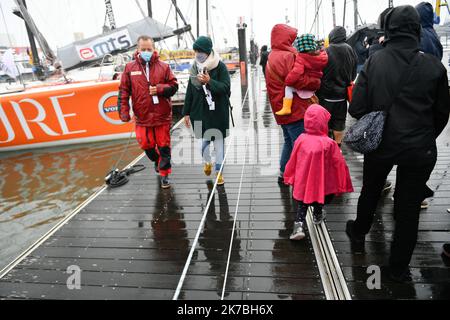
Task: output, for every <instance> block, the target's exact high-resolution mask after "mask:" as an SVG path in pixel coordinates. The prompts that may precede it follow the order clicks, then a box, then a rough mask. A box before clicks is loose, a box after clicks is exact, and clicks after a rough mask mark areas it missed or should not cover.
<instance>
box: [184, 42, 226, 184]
mask: <svg viewBox="0 0 450 320" xmlns="http://www.w3.org/2000/svg"><path fill="white" fill-rule="evenodd" d="M194 51H195V54H196V58H195V63H194V66H193V67H192V69H191V71H190V72H191V77H190V80H189V85H188V88H187V92H186V101H185V103H184V109H183V114H184V116H185V123H186V126H187V127H188V128H190V127H191V126H192V128H193V129H194V133H195V137H196V138H197V139H200V142H201V152H202V157H203V161H204V172H205V174H206V175H207V176H210V175H211V174H212V169H213V164H212V161H211V143H213V144H214V149H215V151H216V164H215V170H216V174H217V177H218V185H223V184H224V183H225V182H224V179H223V176H222V174H219V172H220V169H221V167H222V164H223V161H224V154H225V139H226V138H227V137H228V136H229V131H230V100H229V98H230V95H231V93H230V86H231V80H230V74H229V73H228V69H227V67H226V66H225V64H224V63H223V62H222V61H220V57H219V56H218V54H217V53H215V52H214V50H213V44H212V41H211V39H210V38H208V37H200V38H198V40H197V41H196V42H195V43H194Z"/></svg>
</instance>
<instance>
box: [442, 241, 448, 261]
mask: <svg viewBox="0 0 450 320" xmlns="http://www.w3.org/2000/svg"><path fill="white" fill-rule="evenodd" d="M442 249H443V252H442V253H443V254H444V256H446V257H447V258H449V259H450V243H447V244H444V247H443V248H442Z"/></svg>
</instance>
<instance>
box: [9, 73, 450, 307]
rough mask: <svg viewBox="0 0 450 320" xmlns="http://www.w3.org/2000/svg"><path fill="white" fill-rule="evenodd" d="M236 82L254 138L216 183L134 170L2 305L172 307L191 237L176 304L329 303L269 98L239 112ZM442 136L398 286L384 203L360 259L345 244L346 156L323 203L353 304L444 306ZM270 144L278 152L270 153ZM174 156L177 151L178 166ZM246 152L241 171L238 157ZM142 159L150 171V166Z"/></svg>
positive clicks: (240, 120) (21, 269)
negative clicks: (164, 180) (340, 177)
mask: <svg viewBox="0 0 450 320" xmlns="http://www.w3.org/2000/svg"><path fill="white" fill-rule="evenodd" d="M238 84H239V81H238V79H236V78H234V81H233V93H234V94H233V104H234V106H235V113H234V116H235V120H236V124H237V128H236V130H239V128H249V127H250V128H251V132H253V133H254V134H253V135H252V136H251V139H250V143H249V144H246V141H245V139H244V140H239V139H238V140H237V141H236V142H235V143H234V144H233V146H232V148H233V150H232V153H231V154H230V158H229V159H230V160H229V161H230V162H229V163H226V165H225V170H224V176H225V181H226V184H225V186H224V187H218V188H216V189H214V188H213V184H214V181H213V180H212V178H213V177H210V178H208V177H205V176H204V174H203V172H202V167H201V166H200V165H194V164H183V165H175V166H174V172H173V176H172V183H173V184H172V186H173V187H172V189H170V190H162V189H161V188H160V187H159V182H158V179H157V177H156V175H155V174H154V173H153V172H151V171H150V172H149V171H145V172H141V173H138V174H136V175H135V176H133V177H132V179H131V182H130V183H129V184H127V185H125V186H124V187H122V188H119V189H115V190H106V191H105V192H103V193H102V194H101V195H100V196H99V197H98V198H97V199H96V200H95V201H94V202H92V203H91V204H89V205H88V206H87V207H86V208H84V209H83V210H82V211H81V212H80V213H79V214H78V215H76V216H75V217H74V218H73V219H72V220H71V221H70V222H69V223H68V224H67V225H65V226H64V227H62V228H61V229H60V230H59V231H58V232H56V233H55V235H54V236H52V237H51V238H50V239H49V240H48V241H46V242H45V243H44V244H43V245H42V246H41V247H39V248H38V249H37V250H36V251H34V252H33V253H32V254H31V255H30V256H28V257H27V258H26V259H25V260H24V261H23V262H22V263H21V264H19V265H18V266H17V267H16V268H15V269H14V270H13V271H11V272H10V273H9V274H8V275H7V276H5V278H4V279H2V280H1V281H0V298H25V299H30V298H31V299H36V298H37V299H165V300H169V299H172V298H173V295H174V293H175V289H176V288H177V285H178V284H179V282H180V279H181V274H182V271H183V268H184V266H185V263H186V260H187V259H188V255H189V252H190V250H191V248H192V246H193V243H194V239H195V238H196V235H197V233H198V232H199V241H198V244H197V246H196V250H195V251H194V254H193V257H192V261H191V263H190V264H189V269H188V273H187V275H186V278H185V279H184V282H183V285H182V291H181V294H180V297H179V298H180V299H186V300H191V299H194V300H218V299H220V298H221V295H222V290H223V288H224V287H225V299H229V300H254V299H258V300H312V299H314V300H323V299H325V294H324V291H323V286H322V282H321V279H320V276H319V272H318V268H317V263H316V261H315V260H316V258H315V255H314V252H313V249H312V244H311V242H310V240H309V237H308V238H307V239H306V240H305V241H301V242H292V241H290V240H289V235H290V233H291V232H292V228H293V222H294V218H295V212H296V204H295V202H294V201H293V200H292V196H291V190H290V188H288V187H285V186H280V185H279V184H278V183H277V174H278V161H279V151H280V150H281V145H282V137H281V132H280V130H279V128H277V126H276V124H275V123H274V119H273V115H272V113H271V110H270V107H269V106H268V103H267V97H266V95H265V92H263V91H261V90H260V89H258V91H257V92H259V93H260V94H259V95H258V98H257V99H258V101H257V103H256V109H255V107H254V106H255V104H254V103H253V98H251V99H249V101H247V102H246V103H245V104H244V107H243V108H242V109H240V108H237V107H236V106H238V105H239V102H238V101H239V100H240V99H241V98H242V96H243V95H245V93H242V94H241V95H240V94H239V93H241V92H240V88H239V86H238ZM262 84H263V82H262V81H261V82H260V83H259V84H258V86H261V85H262ZM255 111H256V112H255ZM255 114H256V121H253V117H255ZM267 129H274V131H273V132H271V131H270V130H269V131H267ZM237 132H238V134H239V135H241V136H242V135H245V134H246V133H245V132H246V131H237ZM268 134H274V137H270V136H269V135H268ZM180 137H184V138H185V139H178V138H180ZM190 137H191V132H189V131H188V130H186V129H184V128H182V129H179V130H176V131H175V132H174V134H173V138H174V139H173V141H174V148H175V149H176V148H177V145H178V144H180V143H188V142H189V141H190V140H191V138H190ZM448 137H450V132H447V133H446V134H445V137H444V138H442V139H441V140H440V149H441V155H440V160H439V162H438V166H437V168H436V171H435V173H434V174H433V177H432V181H431V182H430V186H432V187H433V189H434V190H437V192H436V197H435V198H434V199H433V200H432V201H431V207H430V209H428V210H427V211H425V212H424V213H423V215H422V218H421V227H420V228H421V229H420V234H419V244H418V246H417V250H416V252H415V256H414V257H413V263H412V273H413V278H414V283H412V284H395V283H392V282H390V281H389V280H388V279H386V277H385V276H384V266H385V265H386V263H387V259H388V257H389V247H390V241H391V239H392V230H393V226H394V222H393V218H392V208H393V204H392V201H391V200H390V197H386V198H385V199H384V200H383V202H382V203H381V205H380V208H379V214H378V216H377V219H378V221H377V224H376V226H375V227H374V229H373V232H372V233H371V235H370V236H369V237H368V241H367V245H366V248H365V252H364V253H358V252H356V251H354V248H352V247H351V245H350V243H349V241H348V239H347V237H346V235H345V232H344V230H345V223H346V221H347V220H348V219H353V218H354V216H355V213H356V205H357V200H358V196H359V193H358V192H359V191H360V189H361V185H362V177H361V174H362V163H361V161H360V157H358V156H357V155H354V154H352V153H351V152H349V151H348V150H344V153H345V155H346V158H347V159H348V164H349V167H350V171H351V174H352V178H353V181H354V184H355V187H356V193H355V194H351V195H346V196H344V197H341V198H336V199H335V201H334V202H333V203H332V204H331V205H330V206H328V207H327V208H326V209H327V212H328V221H327V227H328V229H329V230H330V235H331V237H332V240H333V244H334V247H335V249H336V251H337V253H338V259H339V263H340V264H341V265H342V269H343V273H344V275H345V277H346V280H347V283H348V286H349V289H350V292H351V294H352V296H353V298H354V299H449V297H450V296H449V284H450V281H449V279H450V277H449V270H450V269H449V264H447V263H448V262H446V260H443V259H442V257H441V256H440V250H441V247H442V244H443V243H444V242H448V241H449V240H450V239H449V234H450V233H449V229H450V215H449V214H446V213H445V212H446V209H447V207H449V204H448V199H449V198H450V194H449V193H450V182H449V181H448V179H447V178H446V175H447V172H448V170H449V166H450V165H449V163H450V149H449V148H450V145H449V142H450V141H449V138H448ZM268 139H270V140H268ZM267 145H271V146H273V147H275V148H274V149H272V150H271V151H272V152H267V150H266V149H267ZM179 156H180V154H178V153H176V154H174V160H175V161H174V162H177V160H179V159H177V157H179ZM252 156H253V158H252V161H247V164H246V165H245V167H243V161H242V160H243V159H245V158H246V159H251V157H252ZM239 160H240V161H239ZM141 163H142V164H145V165H148V160H147V159H143V160H142V161H141ZM391 178H394V175H393V176H392V177H391ZM209 199H211V201H210V202H211V205H210V207H209V209H208V210H207V205H208V202H209V201H208V200H209ZM204 214H206V215H205V224H204V227H203V228H202V229H201V230H199V226H200V222H201V220H202V217H203V215H204ZM235 214H236V217H237V220H236V228H234V229H233V223H234V217H235ZM232 238H233V241H232V242H231V239H232ZM230 249H231V255H230V256H229V252H230ZM228 260H229V274H228V277H225V272H226V269H227V265H228ZM371 265H378V266H380V267H381V270H382V275H383V277H382V287H381V290H369V289H368V287H367V284H366V282H367V279H368V276H369V275H368V274H367V268H368V267H369V266H371ZM69 266H78V267H79V268H80V269H81V270H82V273H81V285H82V290H68V288H67V286H66V281H67V279H68V275H67V274H66V269H67V268H68V267H69Z"/></svg>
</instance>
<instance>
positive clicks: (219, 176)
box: [217, 173, 225, 186]
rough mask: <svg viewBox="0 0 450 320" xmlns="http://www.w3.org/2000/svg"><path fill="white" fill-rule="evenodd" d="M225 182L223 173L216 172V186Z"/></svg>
mask: <svg viewBox="0 0 450 320" xmlns="http://www.w3.org/2000/svg"><path fill="white" fill-rule="evenodd" d="M224 184H225V180H224V179H223V175H222V174H220V173H219V174H217V185H218V186H223V185H224Z"/></svg>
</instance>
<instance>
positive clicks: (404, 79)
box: [385, 52, 422, 114]
mask: <svg viewBox="0 0 450 320" xmlns="http://www.w3.org/2000/svg"><path fill="white" fill-rule="evenodd" d="M421 56H422V53H420V52H418V53H417V54H416V55H415V56H414V58H413V59H412V60H411V62H410V63H409V64H408V66H407V70H406V71H405V72H403V74H402V76H401V79H400V82H399V83H398V90H397V93H396V94H395V95H394V97H393V99H392V103H391V105H390V106H389V108H388V109H387V110H385V111H386V113H387V114H389V113H390V111H391V108H392V106H393V105H394V104H395V102H396V101H397V99H398V98H399V97H400V93H402V91H403V89H404V88H405V86H406V84H407V83H408V81H409V79H410V78H411V76H412V75H413V72H414V70H415V67H416V65H417V62H418V61H419V58H420V57H421Z"/></svg>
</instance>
